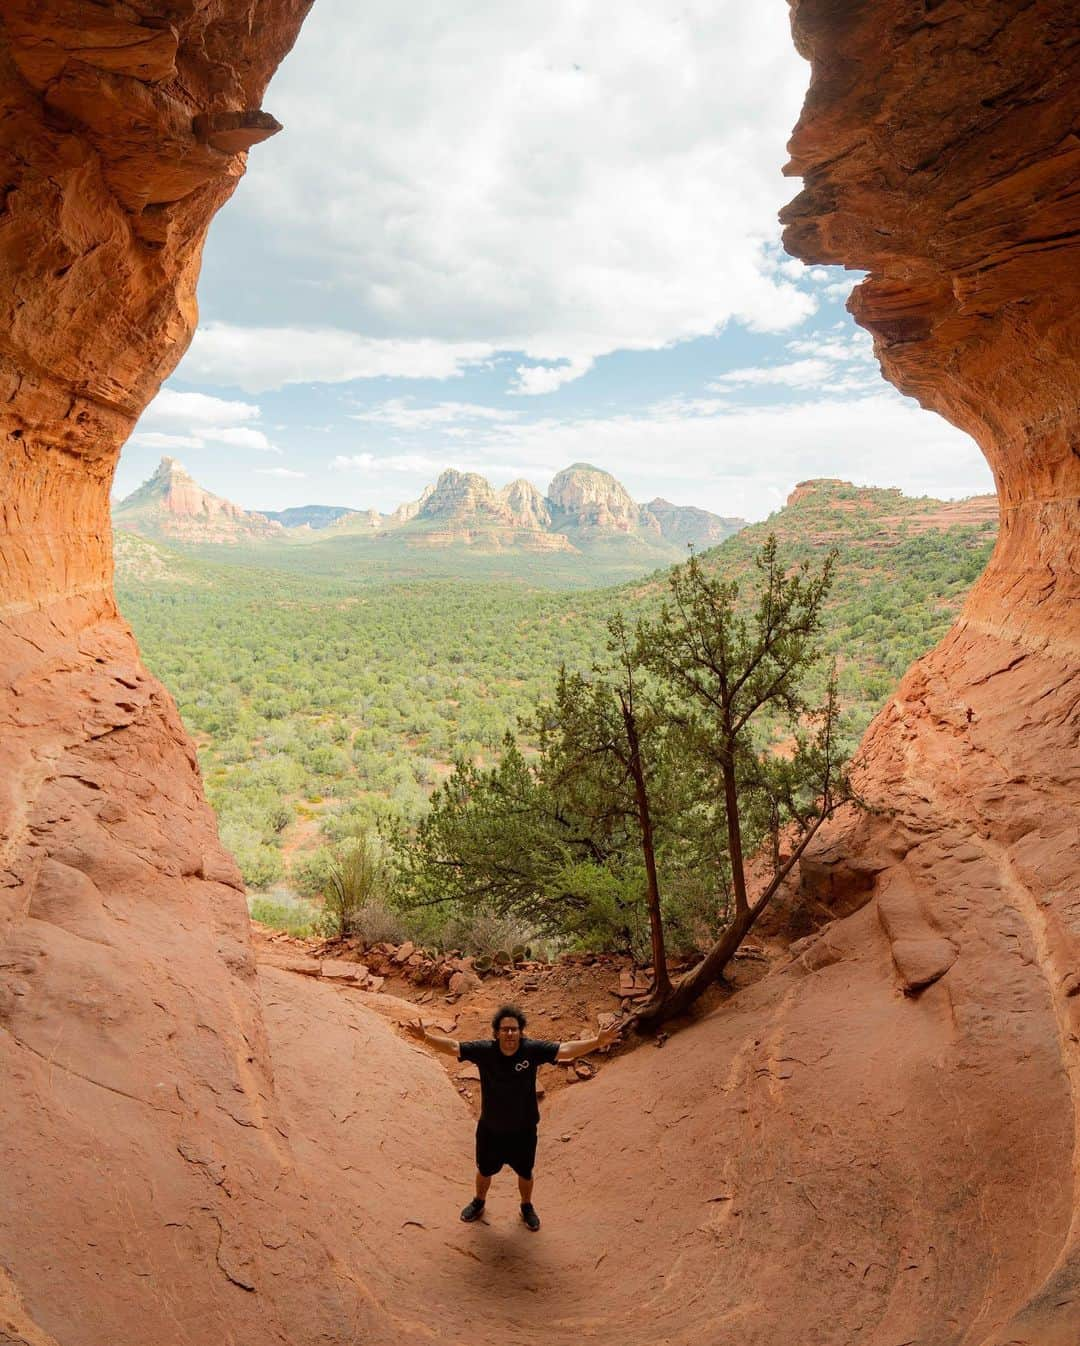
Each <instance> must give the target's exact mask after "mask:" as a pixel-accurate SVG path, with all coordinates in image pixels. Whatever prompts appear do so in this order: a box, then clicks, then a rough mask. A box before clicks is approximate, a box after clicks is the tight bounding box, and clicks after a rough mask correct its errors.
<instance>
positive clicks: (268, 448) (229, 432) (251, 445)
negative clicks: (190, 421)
mask: <svg viewBox="0 0 1080 1346" xmlns="http://www.w3.org/2000/svg"><path fill="white" fill-rule="evenodd" d="M204 434H205V436H206V438H207V439H210V440H213V441H214V442H215V443H218V444H231V445H233V446H234V447H235V448H239V449H262V450H264V451H265V452H268V453H280V452H281V450H280V449H279V448H278V447H277V445H276V444H271V443H270V441H269V440H268V439H267V437H266V436H265V435H264V434H263V432H262V431H261V430H255V429H252V428H251V427H249V426H246V425H238V426H235V427H234V426H226V427H224V428H214V429H210V430H206V431H204Z"/></svg>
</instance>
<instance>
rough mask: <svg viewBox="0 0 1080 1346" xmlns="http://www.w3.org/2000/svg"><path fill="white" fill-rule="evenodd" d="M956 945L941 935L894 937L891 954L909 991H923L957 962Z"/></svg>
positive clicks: (904, 985) (904, 987)
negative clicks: (915, 937) (907, 937)
mask: <svg viewBox="0 0 1080 1346" xmlns="http://www.w3.org/2000/svg"><path fill="white" fill-rule="evenodd" d="M956 954H957V949H956V945H955V944H953V943H952V942H951V941H950V940H947V939H943V938H941V937H940V936H936V935H935V936H931V937H928V938H925V939H897V940H893V944H892V956H893V962H894V963H895V964H896V971H897V975H898V976H899V978H900V984H901V986H902V987H903V989H904V991H905V992H906V993H907V994H909V995H910V994H912V993H913V992H915V991H921V990H923V989H924V987H927V986H930V985H932V984H933V983H934V982H936V981H937V980H938V979H939V978H941V977H943V976H944V975H945V973H946V972H948V970H949V968H951V967H952V965H953V963H955V962H956Z"/></svg>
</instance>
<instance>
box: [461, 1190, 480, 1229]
mask: <svg viewBox="0 0 1080 1346" xmlns="http://www.w3.org/2000/svg"><path fill="white" fill-rule="evenodd" d="M483 1213H484V1201H483V1198H482V1197H479V1196H474V1197H473V1199H472V1200H471V1201H470V1202H469V1204H468V1205H467V1206H466V1207H465V1209H464V1210H463V1211H462V1212H461V1218H462V1219H463V1220H464V1221H465V1223H466V1224H472V1222H473V1221H474V1220H479V1218H480V1216H481V1215H483Z"/></svg>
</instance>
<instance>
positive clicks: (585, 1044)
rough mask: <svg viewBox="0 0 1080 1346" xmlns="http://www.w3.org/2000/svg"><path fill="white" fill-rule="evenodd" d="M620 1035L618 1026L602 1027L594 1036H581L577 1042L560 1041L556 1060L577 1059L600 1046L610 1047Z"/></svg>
mask: <svg viewBox="0 0 1080 1346" xmlns="http://www.w3.org/2000/svg"><path fill="white" fill-rule="evenodd" d="M618 1036H619V1030H618V1029H617V1028H601V1029H600V1031H599V1032H598V1033H597V1034H596V1036H595V1037H594V1038H581V1039H579V1040H578V1041H577V1042H560V1043H559V1054H558V1055H557V1056H556V1057H555V1060H556V1061H576V1060H577V1059H578V1057H579V1056H588V1054H589V1053H590V1052H594V1051H596V1050H597V1048H598V1047H610V1046H611V1044H612V1043H613V1042H614V1041H615V1039H616V1038H617V1037H618Z"/></svg>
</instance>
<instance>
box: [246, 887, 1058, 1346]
mask: <svg viewBox="0 0 1080 1346" xmlns="http://www.w3.org/2000/svg"><path fill="white" fill-rule="evenodd" d="M829 938H830V940H831V942H832V946H833V948H834V949H835V950H836V951H837V957H836V960H835V961H834V962H833V963H832V964H831V965H829V966H826V967H824V968H823V969H822V970H821V971H819V972H817V973H815V974H814V975H812V976H807V975H806V974H805V973H804V972H802V971H801V970H799V969H797V968H794V967H792V968H789V969H786V970H785V969H780V970H778V971H777V972H775V973H774V974H773V975H771V976H769V977H766V978H764V979H763V980H760V981H759V982H757V984H755V985H752V986H749V987H747V988H746V989H745V990H743V991H742V992H741V993H740V994H738V995H737V996H735V997H732V998H729V999H728V1000H727V1002H726V1003H724V1004H721V1005H719V1006H718V1007H717V1008H715V1009H714V1010H712V1011H711V1012H710V1013H708V1014H706V1015H705V1017H704V1018H703V1019H701V1020H700V1021H699V1022H698V1023H696V1024H694V1025H692V1026H690V1027H689V1028H687V1029H685V1030H684V1031H682V1032H678V1033H676V1034H674V1035H673V1036H672V1038H671V1039H670V1040H669V1041H668V1042H667V1043H666V1044H665V1046H664V1048H663V1050H661V1051H658V1050H656V1049H655V1047H654V1046H653V1045H651V1044H647V1043H646V1044H643V1045H641V1046H639V1047H636V1048H634V1049H632V1050H624V1051H623V1052H622V1053H621V1054H620V1055H618V1056H617V1057H615V1059H613V1060H612V1061H611V1062H609V1063H608V1064H606V1065H605V1066H604V1067H603V1068H602V1069H601V1071H600V1072H599V1073H598V1075H597V1077H596V1078H595V1079H592V1080H590V1081H588V1082H587V1083H584V1084H581V1085H578V1086H575V1087H573V1088H569V1087H567V1088H563V1089H562V1090H560V1091H555V1092H553V1094H552V1096H549V1098H548V1099H546V1100H545V1103H544V1105H543V1110H544V1118H543V1121H542V1124H541V1132H540V1135H541V1141H540V1150H539V1154H538V1163H537V1185H536V1194H535V1202H536V1205H537V1208H538V1210H539V1211H540V1214H541V1216H542V1219H543V1221H544V1225H543V1228H542V1229H541V1231H540V1232H539V1233H538V1234H535V1235H534V1234H530V1233H529V1232H528V1231H527V1230H526V1229H525V1228H524V1226H523V1225H522V1224H521V1222H520V1220H519V1218H518V1211H517V1192H516V1184H515V1183H514V1181H513V1178H512V1175H509V1174H508V1173H507V1172H505V1171H504V1173H502V1174H500V1175H499V1176H498V1177H497V1178H496V1179H495V1181H494V1184H493V1187H492V1191H491V1194H490V1196H489V1202H488V1212H487V1214H486V1216H485V1218H484V1219H483V1220H482V1221H481V1222H479V1223H478V1224H477V1225H474V1226H466V1225H463V1224H462V1223H461V1222H460V1220H459V1219H458V1212H459V1210H460V1208H461V1206H462V1205H463V1204H464V1202H465V1201H466V1200H467V1199H468V1197H469V1195H470V1194H471V1181H472V1177H471V1175H472V1129H473V1111H472V1107H471V1105H470V1102H469V1100H467V1099H464V1098H463V1097H462V1096H460V1094H459V1093H458V1092H457V1089H456V1088H455V1081H454V1077H453V1075H452V1074H451V1075H450V1077H449V1078H448V1070H447V1069H446V1068H444V1064H443V1062H444V1058H441V1057H436V1056H434V1055H433V1054H432V1053H430V1052H429V1051H427V1050H426V1049H424V1048H422V1047H420V1046H418V1045H416V1044H414V1043H412V1042H411V1041H409V1040H408V1039H406V1038H405V1037H404V1036H403V1035H402V1034H401V1033H400V1032H399V1030H398V1028H397V1027H396V1025H395V1023H394V1020H395V1018H398V1019H400V1018H401V1017H403V1016H404V1015H405V1014H407V1013H408V1007H407V1006H405V1003H404V1002H403V1001H402V1000H400V999H398V998H397V997H394V996H392V995H391V996H385V995H382V994H380V995H378V996H373V995H370V994H366V993H357V992H353V991H350V990H348V989H345V988H341V987H334V986H330V985H326V984H324V983H322V982H319V981H314V980H312V979H310V978H305V977H302V976H298V975H296V974H294V973H289V972H286V971H283V970H281V969H280V968H275V967H272V966H267V965H264V966H262V967H261V970H260V978H261V982H262V988H263V1003H264V1011H265V1015H266V1020H267V1027H268V1032H269V1036H270V1043H271V1053H272V1057H273V1062H274V1071H275V1077H276V1081H277V1089H278V1092H279V1095H280V1097H281V1100H282V1105H283V1109H284V1113H285V1116H286V1118H287V1121H288V1127H289V1131H290V1140H291V1144H292V1148H293V1152H294V1153H295V1155H296V1157H297V1162H298V1164H299V1166H300V1169H301V1176H302V1177H303V1179H304V1185H305V1187H306V1190H307V1191H308V1193H309V1199H310V1201H312V1202H313V1203H315V1204H316V1205H317V1206H318V1207H320V1208H321V1209H323V1210H325V1212H326V1215H325V1218H324V1220H323V1221H322V1228H324V1229H325V1231H326V1237H327V1239H328V1242H329V1243H330V1244H331V1247H332V1249H333V1255H334V1258H335V1261H336V1262H337V1264H338V1267H339V1270H340V1271H341V1272H342V1273H343V1274H346V1275H347V1276H348V1277H349V1278H350V1279H353V1280H355V1281H356V1282H357V1283H358V1284H359V1285H360V1286H361V1287H362V1290H363V1295H364V1298H365V1299H366V1300H367V1302H368V1304H369V1305H370V1308H371V1321H370V1323H368V1324H367V1325H366V1326H365V1327H364V1328H363V1330H362V1331H361V1332H360V1333H359V1334H358V1337H357V1339H358V1340H363V1341H366V1342H382V1341H386V1342H389V1341H424V1340H431V1339H438V1340H441V1341H445V1342H448V1343H458V1342H460V1343H465V1342H471V1343H476V1342H487V1341H491V1342H507V1343H515V1342H520V1343H523V1344H524V1343H529V1342H533V1341H540V1340H543V1341H545V1342H556V1343H558V1342H567V1343H569V1342H573V1341H581V1340H589V1341H598V1342H618V1343H625V1344H629V1343H637V1342H643V1341H646V1340H648V1341H650V1342H658V1343H671V1344H672V1346H674V1344H675V1343H686V1344H687V1346H689V1343H691V1342H694V1343H700V1342H702V1341H708V1342H710V1343H713V1344H714V1346H726V1344H727V1343H729V1342H730V1343H732V1346H734V1343H736V1342H737V1343H740V1346H746V1344H747V1343H751V1344H752V1343H762V1346H764V1344H765V1343H768V1342H772V1341H774V1340H783V1341H798V1342H799V1343H800V1346H815V1344H819V1346H839V1344H840V1343H854V1342H860V1343H861V1342H866V1343H868V1344H869V1343H873V1344H874V1346H900V1343H905V1342H918V1343H920V1346H922V1344H923V1343H925V1346H948V1344H949V1343H956V1344H957V1346H959V1343H967V1342H973V1341H979V1340H981V1339H982V1333H981V1331H979V1328H978V1324H979V1323H982V1324H984V1325H986V1326H989V1325H991V1324H992V1323H993V1321H994V1320H995V1319H997V1318H998V1317H999V1316H1000V1315H1001V1314H1002V1313H1004V1312H1005V1311H1006V1310H1008V1309H1009V1308H1010V1307H1011V1306H1012V1305H1013V1304H1014V1303H1015V1302H1017V1301H1018V1300H1019V1298H1020V1297H1021V1296H1022V1293H1023V1291H1022V1285H1021V1281H1022V1279H1023V1276H1022V1272H1021V1273H1020V1277H1019V1278H1018V1269H1020V1268H1024V1267H1029V1268H1030V1267H1038V1266H1041V1265H1048V1264H1049V1262H1050V1260H1052V1250H1053V1249H1054V1248H1055V1247H1056V1246H1059V1244H1060V1236H1061V1228H1060V1226H1061V1225H1062V1222H1063V1221H1067V1196H1066V1197H1065V1200H1064V1204H1063V1200H1062V1198H1063V1194H1062V1193H1061V1191H1060V1189H1059V1188H1056V1187H1055V1184H1054V1182H1053V1180H1052V1179H1051V1178H1050V1173H1051V1172H1052V1171H1054V1170H1057V1171H1059V1172H1060V1171H1061V1169H1060V1168H1058V1162H1059V1161H1060V1162H1061V1163H1063V1164H1066V1165H1067V1163H1068V1162H1069V1156H1070V1155H1071V1139H1072V1138H1071V1133H1069V1128H1068V1127H1067V1126H1066V1125H1065V1124H1064V1122H1062V1123H1061V1124H1060V1125H1055V1124H1053V1123H1049V1124H1048V1125H1047V1126H1045V1127H1044V1128H1041V1129H1040V1130H1039V1131H1038V1132H1037V1133H1033V1131H1032V1128H1031V1126H1030V1124H1029V1123H1030V1118H1029V1119H1028V1121H1027V1122H1025V1120H1024V1116H1023V1112H1022V1110H1018V1109H1016V1108H1014V1107H1013V1106H1012V1105H1011V1103H1010V1101H1009V1100H1010V1099H1013V1098H1015V1097H1017V1096H1025V1095H1027V1096H1031V1095H1032V1093H1033V1091H1034V1092H1035V1093H1038V1092H1040V1091H1041V1092H1042V1093H1043V1095H1044V1097H1045V1094H1046V1090H1047V1089H1048V1088H1050V1087H1052V1086H1055V1085H1056V1087H1057V1088H1058V1089H1059V1090H1060V1087H1061V1077H1060V1071H1059V1070H1058V1069H1057V1068H1056V1063H1055V1062H1054V1061H1053V1060H1052V1059H1051V1056H1052V1053H1048V1052H1047V1051H1046V1050H1045V1049H1043V1048H1040V1046H1039V1045H1038V1044H1037V1043H1035V1042H1032V1041H1025V1040H1023V1028H1022V1022H1023V1021H1022V1017H1021V1018H1018V1019H1017V1020H1016V1022H1015V1028H1016V1031H1017V1034H1018V1037H1017V1041H1016V1042H1015V1044H1013V1045H1012V1048H1011V1049H1010V1050H1009V1051H1008V1053H1007V1054H1006V1055H1007V1058H1008V1061H1009V1064H1008V1067H1007V1070H1006V1071H1005V1072H1004V1073H1005V1074H1007V1078H1002V1075H1003V1068H1002V1059H1003V1056H1002V1052H1001V1041H1000V1037H999V1033H1000V1024H998V1025H997V1027H995V1028H993V1029H992V1028H991V1021H990V1018H989V1017H986V1018H984V1019H982V1020H979V1021H976V1020H972V1021H971V1022H970V1023H968V1024H967V1025H966V1026H958V1024H957V1021H956V1016H955V1013H954V1010H953V1006H952V1003H951V999H950V994H949V991H948V989H947V986H946V985H945V984H944V983H942V984H939V985H938V986H937V987H932V988H931V989H930V990H929V991H928V992H927V993H925V994H924V995H923V996H922V997H920V998H919V999H917V1000H912V999H909V998H907V997H904V996H903V995H901V994H899V992H898V991H897V989H896V986H895V981H894V977H893V975H892V967H891V962H890V959H889V955H888V949H887V945H886V943H885V940H884V937H883V936H882V935H881V934H880V931H879V930H878V928H877V920H876V916H875V915H874V913H873V912H872V911H871V910H864V911H863V912H860V913H858V914H857V915H856V916H854V917H852V918H851V919H850V920H848V921H846V922H843V923H841V925H840V927H834V928H833V930H832V931H831V932H830V935H829ZM972 970H973V971H974V972H975V975H976V976H977V975H978V974H977V970H976V969H974V968H973V969H972ZM999 990H1000V988H993V987H988V988H987V994H988V995H989V996H990V998H991V1000H992V999H994V998H995V996H997V994H998V991H999ZM1040 993H1041V992H1040V987H1039V984H1038V979H1031V980H1030V983H1029V984H1027V982H1026V979H1025V985H1024V986H1023V987H1018V986H1010V987H1009V988H1007V996H1008V997H1009V998H1010V999H1012V1000H1014V1001H1015V1000H1016V999H1017V997H1020V998H1022V999H1025V1000H1028V1001H1030V1002H1031V1003H1029V1004H1026V1005H1021V1006H1015V1005H1014V1008H1016V1009H1018V1011H1019V1014H1020V1015H1021V1016H1023V1015H1025V1014H1027V1013H1028V1012H1029V1011H1030V1010H1031V1009H1032V1008H1033V1007H1034V1002H1035V1001H1037V1000H1038V997H1039V995H1040ZM496 994H498V993H497V992H496ZM375 1001H381V1002H383V1003H382V1005H381V1006H379V1008H381V1009H382V1013H381V1014H376V1013H372V1009H373V1008H375V1006H374V1004H373V1002H375ZM365 1002H366V1003H365ZM487 1013H490V1010H489V1009H488V1008H487V1006H486V1005H483V1006H482V1005H480V1004H476V1005H474V1006H472V1007H471V1008H470V1009H469V1010H468V1012H467V1013H465V1012H463V1013H462V1016H461V1017H462V1025H463V1029H464V1030H465V1031H467V1032H470V1033H471V1032H473V1031H474V1029H473V1026H472V1023H471V1022H470V1020H475V1021H476V1029H477V1030H479V1028H480V1026H481V1025H482V1023H483V1021H484V1018H485V1017H486V1014H487ZM538 1031H539V1030H538ZM575 1031H576V1030H575ZM463 1035H464V1032H463ZM983 1035H985V1040H984V1041H983V1042H982V1045H981V1047H980V1044H979V1039H980V1037H981V1036H983ZM992 1054H993V1055H996V1058H997V1059H996V1060H993V1059H992ZM961 1059H962V1060H963V1061H964V1065H963V1068H962V1070H961V1069H960V1067H959V1065H958V1062H959V1061H960V1060H961ZM449 1066H450V1068H451V1069H452V1068H453V1063H452V1062H450V1063H449ZM553 1072H554V1068H550V1069H547V1070H546V1071H545V1072H543V1073H542V1075H541V1081H543V1080H544V1075H545V1074H546V1075H550V1074H552V1073H553ZM1059 1101H1061V1102H1064V1097H1063V1099H1062V1100H1059ZM1058 1115H1060V1116H1061V1117H1062V1118H1064V1117H1065V1116H1066V1109H1065V1108H1064V1107H1062V1109H1061V1110H1060V1113H1059V1114H1058ZM874 1118H878V1119H881V1118H884V1119H886V1120H885V1122H884V1124H874V1122H873V1121H872V1119H874ZM1014 1173H1015V1174H1026V1175H1029V1176H1028V1177H1027V1178H1025V1180H1024V1181H1022V1182H1021V1181H1017V1180H1014V1179H1013V1178H1011V1177H1010V1175H1011V1174H1014ZM1032 1174H1035V1175H1036V1177H1035V1180H1034V1181H1032V1180H1031V1178H1030V1175H1032ZM1042 1174H1046V1178H1045V1179H1043V1178H1042V1177H1041V1176H1039V1175H1042ZM923 1329H925V1330H926V1331H927V1332H928V1333H930V1335H925V1336H924V1335H920V1332H922V1331H923Z"/></svg>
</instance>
